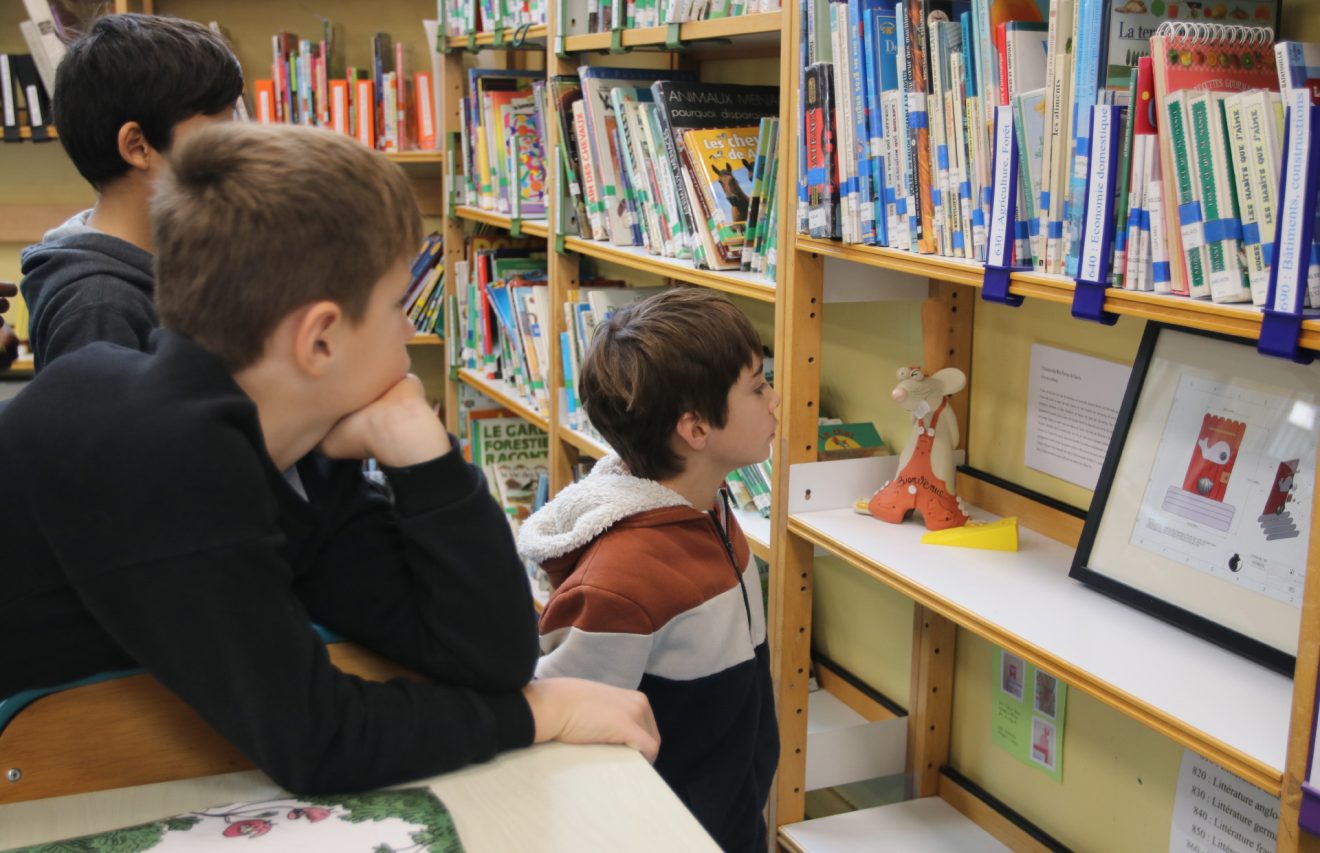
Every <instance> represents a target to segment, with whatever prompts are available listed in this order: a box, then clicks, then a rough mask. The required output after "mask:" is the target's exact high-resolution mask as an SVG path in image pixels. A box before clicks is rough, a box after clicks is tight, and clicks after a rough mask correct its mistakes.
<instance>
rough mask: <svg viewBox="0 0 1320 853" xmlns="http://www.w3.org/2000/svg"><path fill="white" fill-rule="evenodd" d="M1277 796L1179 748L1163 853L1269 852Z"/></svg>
mask: <svg viewBox="0 0 1320 853" xmlns="http://www.w3.org/2000/svg"><path fill="white" fill-rule="evenodd" d="M1278 829H1279V798H1278V797H1276V796H1274V795H1272V794H1268V793H1266V792H1265V791H1262V790H1261V789H1260V788H1257V787H1256V786H1255V785H1252V784H1251V783H1250V782H1247V781H1246V780H1244V779H1242V778H1240V777H1238V776H1235V775H1234V774H1232V773H1229V772H1228V771H1227V770H1225V769H1224V768H1222V767H1220V766H1219V765H1217V764H1214V763H1212V762H1210V761H1208V760H1206V759H1205V758H1203V757H1201V756H1200V755H1197V754H1196V753H1194V752H1192V751H1191V750H1190V749H1189V750H1186V751H1184V752H1183V758H1182V766H1181V768H1180V769H1179V770H1178V792H1177V795H1176V796H1175V797H1174V801H1173V819H1172V821H1171V825H1170V827H1169V853H1210V851H1214V850H1222V851H1225V853H1274V849H1275V845H1276V844H1277V841H1278Z"/></svg>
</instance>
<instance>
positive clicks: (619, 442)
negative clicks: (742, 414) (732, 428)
mask: <svg viewBox="0 0 1320 853" xmlns="http://www.w3.org/2000/svg"><path fill="white" fill-rule="evenodd" d="M760 358H761V339H760V337H759V336H758V335H757V334H756V329H755V328H753V327H752V324H751V321H749V320H748V319H747V317H746V315H744V314H743V313H742V312H741V311H739V310H738V309H737V308H736V307H734V304H733V303H732V302H730V301H729V300H728V299H727V298H726V297H725V296H723V295H722V294H720V293H717V292H715V291H712V290H706V289H703V288H700V287H675V288H671V289H670V290H666V291H665V292H663V293H658V294H656V295H655V296H652V297H650V298H648V299H645V300H643V301H641V302H638V303H637V304H635V305H629V306H627V307H625V308H622V309H620V310H619V311H617V312H616V313H615V314H614V316H613V317H611V318H610V319H609V321H608V322H606V323H605V324H604V325H602V326H598V327H597V328H596V332H595V335H594V337H593V339H592V342H591V348H590V350H589V351H588V353H587V357H586V359H585V360H584V361H583V364H582V374H581V377H580V378H579V382H578V390H579V391H580V392H581V394H582V404H583V406H585V407H586V410H587V416H588V417H589V418H590V419H591V423H592V425H593V426H595V427H596V429H598V430H600V433H601V435H603V436H604V437H605V440H606V441H608V442H609V443H610V447H612V448H614V451H615V452H616V453H618V454H619V456H620V457H621V458H622V459H623V461H624V463H625V464H626V465H627V466H628V470H629V471H630V472H632V474H633V475H634V476H637V477H644V478H646V479H650V480H663V479H667V478H670V477H673V476H675V475H677V474H679V473H681V472H682V470H683V461H682V459H681V458H680V457H679V456H678V454H677V453H676V452H675V451H674V448H673V446H672V444H671V442H672V440H673V437H674V428H675V427H676V426H677V425H678V421H679V419H680V418H682V417H683V415H685V414H687V413H688V412H695V413H697V414H698V415H700V416H701V417H702V418H704V419H706V420H707V421H709V422H710V423H711V424H712V425H714V426H715V427H716V428H721V427H723V426H724V424H725V422H726V421H727V419H728V416H729V391H730V390H731V389H732V388H733V386H734V385H735V384H736V383H737V382H738V379H739V377H740V376H741V375H742V372H743V370H744V369H745V368H747V367H750V366H752V365H753V364H755V363H756V362H757V360H758V359H760Z"/></svg>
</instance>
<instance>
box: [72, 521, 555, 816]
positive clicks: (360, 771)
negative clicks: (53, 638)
mask: <svg viewBox="0 0 1320 853" xmlns="http://www.w3.org/2000/svg"><path fill="white" fill-rule="evenodd" d="M258 547H259V546H258ZM173 563H174V564H164V563H157V564H152V565H138V566H132V567H128V568H125V569H121V570H117V571H113V572H108V573H106V574H103V575H100V576H98V577H97V578H95V579H92V580H91V581H89V582H88V583H86V584H85V585H84V586H83V587H82V589H81V590H80V592H81V593H82V595H83V596H84V599H85V600H86V601H87V603H88V606H89V607H90V608H91V609H92V610H93V612H94V614H95V615H96V617H97V619H98V621H99V622H101V624H102V625H103V626H105V628H106V629H107V630H108V631H109V632H110V633H111V635H112V636H113V637H114V639H115V641H116V643H118V644H119V645H120V646H121V647H122V648H123V649H124V650H125V651H126V652H127V653H128V654H129V655H131V656H132V657H134V658H135V659H137V660H138V661H139V662H140V663H141V664H142V665H143V666H144V667H145V668H146V669H147V670H148V671H149V672H151V673H152V674H153V675H155V676H156V677H157V678H159V679H160V680H161V681H162V682H163V683H164V684H165V685H166V686H167V687H168V688H170V690H172V691H173V692H175V693H176V694H178V695H179V696H180V697H181V698H183V699H184V701H186V702H188V703H189V704H190V705H192V706H193V708H195V709H196V710H197V711H198V712H199V713H200V714H201V715H202V717H203V718H205V719H206V720H207V721H208V722H209V723H211V725H213V726H214V727H215V728H216V729H217V730H218V731H219V732H220V733H221V734H222V735H224V736H225V737H226V738H227V739H229V740H230V741H231V742H232V743H234V745H235V746H237V747H238V748H239V749H240V750H242V751H243V752H244V753H245V754H246V755H248V756H249V757H250V758H252V760H253V761H254V763H256V764H257V765H258V766H259V767H260V768H261V769H263V770H264V771H266V772H267V773H268V774H270V775H271V776H272V777H273V778H274V779H275V780H276V781H277V782H278V783H280V784H281V785H283V786H285V787H287V788H289V789H290V790H294V791H303V792H312V791H329V790H342V791H351V790H362V789H367V788H374V787H379V786H381V785H388V784H393V783H397V782H402V781H406V780H410V779H416V778H419V777H423V776H429V775H434V774H437V773H442V772H445V771H448V770H452V769H455V768H457V767H461V766H463V765H466V764H469V763H471V762H474V761H483V760H486V759H487V758H489V757H491V756H492V755H493V754H494V753H496V752H498V751H501V750H504V749H509V748H514V747H518V746H525V745H527V744H530V743H531V742H532V737H533V732H534V726H533V720H532V717H531V711H530V708H529V707H528V706H527V703H526V700H525V699H524V698H523V697H522V696H521V695H520V693H518V692H517V691H508V692H503V693H488V694H485V695H483V694H480V693H477V692H474V691H470V690H466V689H461V688H458V687H454V686H450V685H445V684H436V683H432V682H406V681H397V680H396V681H394V682H389V683H383V684H380V683H370V682H362V681H360V680H359V679H356V678H353V677H350V676H346V675H344V674H342V673H340V672H339V671H338V670H337V669H335V667H334V666H333V665H332V664H331V663H330V661H329V658H328V656H327V654H326V651H325V648H324V646H323V645H322V643H321V642H320V640H319V639H318V638H317V637H316V636H315V635H314V634H313V633H312V631H311V626H310V625H309V624H307V623H306V622H305V621H302V620H300V619H299V618H298V611H297V608H292V607H290V606H289V599H288V593H287V577H286V576H287V567H284V566H282V565H281V563H280V561H279V560H278V558H277V557H276V556H274V555H273V554H260V553H252V551H251V550H249V549H242V550H238V549H236V550H228V551H225V552H223V553H220V552H215V553H209V554H206V555H200V556H192V557H189V558H187V559H186V560H175V561H173ZM144 591H150V592H149V593H147V594H144ZM239 614H241V616H240V615H239Z"/></svg>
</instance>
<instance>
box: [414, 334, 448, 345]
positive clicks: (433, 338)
mask: <svg viewBox="0 0 1320 853" xmlns="http://www.w3.org/2000/svg"><path fill="white" fill-rule="evenodd" d="M444 345H445V339H444V338H442V337H440V336H439V335H437V334H436V333H435V332H420V333H418V334H416V335H413V336H412V339H411V340H409V341H408V346H410V347H442V346H444Z"/></svg>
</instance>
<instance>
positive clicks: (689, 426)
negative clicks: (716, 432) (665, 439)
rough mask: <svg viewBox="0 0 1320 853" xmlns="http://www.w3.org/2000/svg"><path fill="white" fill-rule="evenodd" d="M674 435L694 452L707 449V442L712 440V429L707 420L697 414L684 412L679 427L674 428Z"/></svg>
mask: <svg viewBox="0 0 1320 853" xmlns="http://www.w3.org/2000/svg"><path fill="white" fill-rule="evenodd" d="M674 433H675V434H676V435H677V436H678V438H679V441H681V442H683V443H684V444H686V445H687V446H688V447H689V448H691V449H692V450H703V449H705V447H706V440H707V439H708V438H710V427H709V425H707V423H706V420H705V418H703V417H701V415H699V414H697V413H696V412H684V413H683V416H682V417H681V418H679V419H678V425H677V426H676V427H674Z"/></svg>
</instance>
